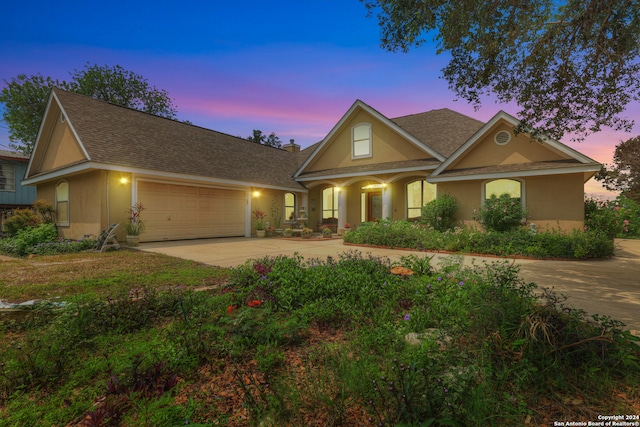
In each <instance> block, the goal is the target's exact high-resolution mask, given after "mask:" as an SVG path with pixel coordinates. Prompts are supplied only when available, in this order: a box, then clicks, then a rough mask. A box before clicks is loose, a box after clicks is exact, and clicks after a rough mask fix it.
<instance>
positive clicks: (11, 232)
mask: <svg viewBox="0 0 640 427" xmlns="http://www.w3.org/2000/svg"><path fill="white" fill-rule="evenodd" d="M54 216H55V208H54V207H53V206H52V205H51V204H49V203H47V202H45V201H44V200H36V201H35V202H33V208H25V209H16V210H14V211H13V213H12V215H11V217H9V218H8V219H7V220H6V221H5V222H4V227H5V230H6V232H7V235H8V236H9V237H13V236H15V235H16V234H18V232H19V231H20V230H24V229H27V228H36V227H38V226H39V225H40V224H52V223H53V222H54Z"/></svg>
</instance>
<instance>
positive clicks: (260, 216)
mask: <svg viewBox="0 0 640 427" xmlns="http://www.w3.org/2000/svg"><path fill="white" fill-rule="evenodd" d="M253 215H254V216H255V217H256V236H258V237H264V236H265V233H266V232H265V230H264V229H265V228H267V223H266V222H265V220H264V218H265V216H266V214H265V213H264V212H263V211H261V210H258V209H256V210H255V211H253Z"/></svg>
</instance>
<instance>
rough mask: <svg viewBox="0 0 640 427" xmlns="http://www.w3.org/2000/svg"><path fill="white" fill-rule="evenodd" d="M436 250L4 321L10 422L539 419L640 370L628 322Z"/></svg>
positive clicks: (627, 381) (346, 260)
mask: <svg viewBox="0 0 640 427" xmlns="http://www.w3.org/2000/svg"><path fill="white" fill-rule="evenodd" d="M163 259H165V260H166V259H167V258H163ZM430 261H431V259H430V258H428V257H425V258H417V257H414V256H410V257H406V258H404V259H402V260H401V263H402V264H406V266H411V267H413V268H415V270H416V274H415V275H414V276H411V277H398V276H394V275H392V274H390V267H391V266H392V264H391V263H390V262H389V260H388V259H385V258H375V257H372V256H369V257H363V256H362V255H361V254H360V253H359V252H348V253H345V254H342V255H341V256H340V257H339V259H336V260H333V259H327V260H326V261H323V260H307V261H305V260H303V259H302V258H301V257H285V256H279V257H265V258H262V259H258V260H252V261H248V262H247V263H246V264H244V265H242V266H240V267H238V268H235V269H233V270H232V272H231V277H230V278H229V281H228V283H227V285H226V286H224V287H221V288H217V289H214V290H211V291H208V292H192V291H183V290H182V289H180V288H176V287H175V286H173V287H171V288H168V289H165V290H162V289H160V288H161V286H159V285H157V284H155V285H154V286H151V287H148V288H147V287H145V288H140V287H136V286H135V285H134V283H135V282H132V284H131V286H130V288H129V289H127V290H126V292H121V293H116V294H112V295H111V296H109V297H91V296H89V295H84V296H82V297H80V298H77V299H74V300H72V301H70V303H69V304H67V305H62V306H60V307H58V308H56V309H54V310H49V311H46V314H47V315H46V316H44V315H43V316H41V318H40V320H38V321H37V322H23V323H21V328H22V329H21V330H20V333H19V334H17V333H15V330H13V329H10V328H9V327H7V326H4V327H3V328H0V337H1V338H2V339H3V342H5V343H6V344H7V345H5V346H3V347H2V348H0V360H2V361H3V363H2V364H0V407H1V408H2V409H0V425H1V426H4V425H7V426H8V425H34V424H33V423H32V421H33V420H40V422H41V423H42V424H46V425H67V424H70V423H73V422H76V423H77V422H78V420H83V423H84V425H103V426H104V425H158V426H165V425H166V426H169V425H179V424H190V425H247V424H251V425H310V424H312V423H315V424H318V425H383V426H393V425H398V426H399V425H419V424H420V423H422V425H432V426H436V425H458V426H463V425H464V426H467V425H469V426H480V425H521V424H523V423H524V424H527V423H528V422H526V423H525V422H524V419H525V417H529V418H532V419H531V424H537V423H541V422H542V418H541V415H540V413H541V411H543V410H544V409H542V410H540V411H538V412H537V413H536V412H534V411H536V408H538V407H540V401H541V399H542V398H545V399H552V400H554V399H555V400H558V401H559V402H560V405H561V406H562V407H563V408H564V409H565V410H569V409H571V408H570V407H567V406H566V405H563V404H562V399H563V397H564V396H567V395H570V394H571V393H572V392H573V390H574V389H573V388H572V386H571V384H576V383H579V384H580V387H579V389H577V390H576V391H575V392H576V393H580V396H583V397H584V399H586V400H593V401H597V402H599V401H601V400H602V399H604V398H606V397H605V396H611V395H614V393H620V390H621V389H623V390H624V389H625V388H626V387H635V384H637V382H638V380H639V379H640V366H639V365H638V359H637V358H638V357H639V356H640V353H639V352H638V349H637V346H636V344H635V342H634V341H637V338H634V337H633V336H632V335H631V334H630V333H629V332H628V331H625V330H624V329H623V328H622V326H623V325H622V324H621V323H620V322H616V321H615V320H613V319H610V318H608V317H604V316H597V315H594V316H591V317H589V316H587V315H586V314H585V313H584V312H582V311H580V310H576V309H571V308H568V307H566V306H564V300H563V298H562V297H560V296H557V295H555V294H553V293H551V292H550V291H548V290H544V289H539V288H537V287H536V286H535V285H534V284H527V283H524V282H523V281H522V280H521V279H519V277H518V267H516V266H514V265H512V264H510V263H506V262H505V263H501V262H499V263H493V264H491V265H486V266H475V267H470V268H467V267H464V266H463V265H462V264H461V263H459V262H456V260H455V259H454V260H452V261H451V262H450V263H446V264H441V265H440V266H438V267H436V266H433V265H431V264H430ZM418 271H419V272H418ZM111 274H113V272H107V276H108V275H111ZM171 276H172V277H176V279H175V280H181V278H182V277H183V276H182V275H181V274H177V275H171ZM178 283H180V282H178ZM497 307H499V309H497ZM43 309H44V307H43ZM44 313H45V312H43V314H44ZM409 337H411V339H409ZM595 372H598V375H594V373H595ZM578 380H579V381H578ZM556 396H558V397H557V398H556ZM619 408H620V409H619V410H620V411H622V412H629V411H630V410H631V409H630V408H631V406H629V407H624V408H621V407H619ZM578 409H580V408H578ZM536 415H538V416H539V418H535V417H536ZM543 415H544V416H547V415H548V414H547V413H544V414H543ZM563 415H566V416H569V415H570V414H567V413H565V414H563ZM573 418H575V416H574V417H573ZM74 420H75V421H74Z"/></svg>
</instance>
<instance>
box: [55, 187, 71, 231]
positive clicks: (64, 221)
mask: <svg viewBox="0 0 640 427" xmlns="http://www.w3.org/2000/svg"><path fill="white" fill-rule="evenodd" d="M62 185H66V187H67V188H66V193H67V194H66V200H64V199H63V200H60V191H59V189H60V187H61V186H62ZM69 188H70V185H69V181H66V180H65V181H60V182H58V183H57V184H56V225H57V226H59V227H68V226H69V225H70V224H71V210H70V209H69V205H70V204H69ZM61 203H66V212H67V215H66V218H60V204H61Z"/></svg>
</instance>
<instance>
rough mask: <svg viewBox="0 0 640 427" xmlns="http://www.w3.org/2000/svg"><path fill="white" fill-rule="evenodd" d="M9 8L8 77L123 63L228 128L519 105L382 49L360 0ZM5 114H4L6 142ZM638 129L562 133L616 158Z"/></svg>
mask: <svg viewBox="0 0 640 427" xmlns="http://www.w3.org/2000/svg"><path fill="white" fill-rule="evenodd" d="M3 16H4V19H3V24H2V26H0V85H4V82H3V80H8V79H10V78H11V77H14V76H16V75H17V74H19V73H26V74H29V75H30V74H38V73H40V74H42V75H44V76H51V77H54V78H58V79H68V78H69V72H71V71H73V70H74V69H82V68H83V67H84V65H85V64H86V63H91V64H98V65H108V66H113V65H121V66H123V67H124V68H126V69H128V70H131V71H134V72H136V73H139V74H142V75H143V76H145V77H146V78H147V79H148V81H149V83H151V84H152V85H154V86H156V87H158V88H162V89H165V90H167V91H168V93H169V95H170V96H171V97H172V99H173V100H174V103H175V105H176V106H177V108H178V118H179V119H181V120H190V121H191V122H193V123H194V124H196V125H199V126H203V127H206V128H210V129H215V130H218V131H221V132H225V133H229V134H231V135H237V136H242V137H247V136H249V135H251V133H252V130H253V129H261V130H262V131H263V132H265V133H270V132H275V133H276V134H277V135H278V136H279V137H280V139H281V140H282V141H283V142H287V141H289V139H291V138H293V139H295V140H296V142H297V143H299V144H300V145H302V146H303V147H306V146H309V145H311V144H312V143H314V142H317V141H319V140H320V139H322V138H323V137H324V136H325V135H326V134H327V133H328V132H329V131H330V130H331V127H332V126H333V125H334V124H335V123H336V122H337V121H338V120H339V119H340V117H341V116H342V115H343V114H344V113H345V112H346V111H347V109H348V108H349V107H350V106H351V104H352V103H353V102H354V101H355V100H356V99H361V100H363V101H364V102H366V103H368V104H369V105H371V106H372V107H373V108H375V109H377V110H378V111H380V112H381V113H383V114H385V115H386V116H388V117H398V116H402V115H406V114H413V113H418V112H423V111H428V110H431V109H437V108H445V107H446V108H451V109H453V110H456V111H459V112H461V113H464V114H467V115H469V116H471V117H474V118H477V119H480V120H488V119H489V118H490V117H492V116H493V115H494V114H495V113H497V112H498V111H499V110H500V109H503V110H505V111H507V112H509V113H511V114H514V115H516V114H517V111H518V108H517V106H515V105H498V104H496V103H495V102H493V100H491V99H486V100H485V101H484V103H483V106H482V108H480V109H479V110H477V111H475V110H474V109H473V108H472V107H471V106H469V105H468V104H466V102H464V101H455V95H454V94H453V93H452V92H450V91H449V90H448V88H447V82H446V81H445V80H443V79H442V78H440V76H441V73H440V70H441V68H442V67H443V66H444V65H445V63H446V61H447V57H446V56H436V55H435V46H428V45H427V46H422V47H420V48H418V49H414V50H413V51H411V52H410V53H407V54H405V53H390V52H386V51H383V50H382V49H381V48H380V47H379V44H380V43H379V35H380V34H379V27H378V24H377V20H376V19H375V18H369V17H367V10H366V8H365V7H364V5H363V4H362V3H361V2H360V1H358V0H316V1H304V0H302V1H288V0H287V1H277V2H263V1H242V0H238V1H228V2H212V1H207V2H200V1H195V2H193V1H182V2H170V1H161V0H159V1H153V2H151V1H128V2H124V1H114V2H110V3H104V5H101V6H96V3H94V2H86V1H76V0H71V1H67V2H63V3H60V2H51V1H40V0H36V1H28V2H9V3H8V4H5V5H4V6H3ZM635 107H636V111H638V108H637V106H635ZM0 108H1V105H0ZM630 115H631V112H630ZM6 126H7V125H6V123H4V122H1V121H0V149H3V148H6V145H7V144H8V143H9V139H8V129H7V128H6ZM634 130H635V133H634V134H623V133H614V132H603V133H601V134H599V135H593V136H591V137H589V138H588V139H587V140H586V141H585V142H583V143H580V144H577V143H571V142H570V141H569V138H566V140H565V141H563V142H565V143H568V145H570V146H572V147H574V148H576V149H578V150H580V151H582V152H584V153H585V154H587V155H589V156H591V157H592V158H594V159H595V160H598V161H600V162H611V157H612V155H613V150H614V148H615V145H616V144H617V143H619V142H620V141H621V140H625V139H628V138H631V137H632V136H635V135H637V127H636V129H634ZM592 191H593V192H595V191H597V189H593V190H592Z"/></svg>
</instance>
